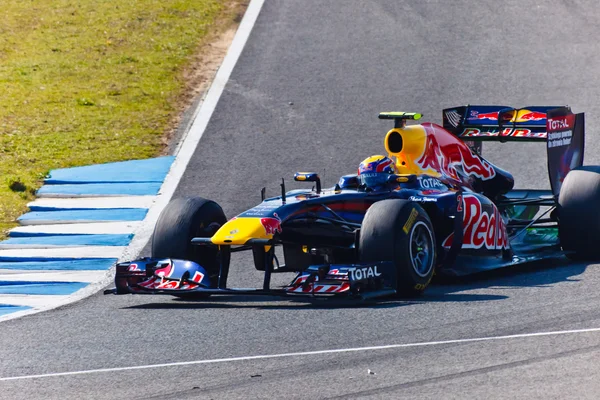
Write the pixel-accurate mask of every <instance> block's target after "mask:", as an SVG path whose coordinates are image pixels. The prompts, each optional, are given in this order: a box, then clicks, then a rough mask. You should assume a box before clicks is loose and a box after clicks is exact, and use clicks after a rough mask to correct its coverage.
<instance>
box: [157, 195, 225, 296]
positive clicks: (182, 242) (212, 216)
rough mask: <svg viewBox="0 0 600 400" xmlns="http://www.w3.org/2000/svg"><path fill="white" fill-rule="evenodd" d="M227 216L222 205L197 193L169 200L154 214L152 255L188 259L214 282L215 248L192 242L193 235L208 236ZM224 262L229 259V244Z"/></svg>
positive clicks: (214, 284)
mask: <svg viewBox="0 0 600 400" xmlns="http://www.w3.org/2000/svg"><path fill="white" fill-rule="evenodd" d="M225 222H227V218H226V217H225V214H224V213H223V209H222V208H221V207H220V206H219V205H218V204H217V203H215V202H214V201H211V200H207V199H203V198H201V197H190V198H179V199H175V200H172V201H171V202H170V203H169V204H168V205H167V206H166V207H165V208H164V209H163V211H162V212H161V214H160V216H159V217H158V221H157V223H156V226H155V227H154V234H153V237H152V257H153V258H175V259H181V260H189V261H194V262H196V263H198V264H199V265H200V266H202V267H203V268H204V269H205V270H206V272H207V273H208V276H209V277H210V281H211V284H212V285H213V286H216V284H217V279H218V275H219V265H220V264H219V252H218V249H216V248H214V247H208V246H194V245H192V244H191V240H192V238H194V237H211V236H212V235H213V234H214V233H215V232H216V231H217V230H218V228H220V227H221V226H222V225H223V224H225ZM222 251H226V252H227V254H225V262H229V257H230V254H229V248H225V249H223V250H222Z"/></svg>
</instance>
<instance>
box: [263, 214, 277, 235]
mask: <svg viewBox="0 0 600 400" xmlns="http://www.w3.org/2000/svg"><path fill="white" fill-rule="evenodd" d="M260 223H261V224H262V226H263V227H264V228H265V233H266V234H267V235H274V234H275V233H281V219H280V218H279V216H278V215H277V213H273V217H267V218H261V219H260Z"/></svg>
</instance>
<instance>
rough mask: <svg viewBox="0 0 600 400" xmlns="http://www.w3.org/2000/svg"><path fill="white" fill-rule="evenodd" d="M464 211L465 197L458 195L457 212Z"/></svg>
mask: <svg viewBox="0 0 600 400" xmlns="http://www.w3.org/2000/svg"><path fill="white" fill-rule="evenodd" d="M462 211H463V195H462V194H460V193H459V194H457V195H456V212H459V213H460V212H462Z"/></svg>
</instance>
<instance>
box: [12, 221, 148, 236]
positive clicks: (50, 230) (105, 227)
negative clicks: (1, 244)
mask: <svg viewBox="0 0 600 400" xmlns="http://www.w3.org/2000/svg"><path fill="white" fill-rule="evenodd" d="M140 225H141V221H125V222H98V223H95V224H66V225H64V224H63V225H61V224H59V225H56V224H52V225H28V226H18V227H16V228H13V229H11V230H10V232H16V233H45V234H61V233H62V234H73V235H82V234H95V235H99V234H126V233H133V232H135V230H136V229H137V228H138V227H139V226H140Z"/></svg>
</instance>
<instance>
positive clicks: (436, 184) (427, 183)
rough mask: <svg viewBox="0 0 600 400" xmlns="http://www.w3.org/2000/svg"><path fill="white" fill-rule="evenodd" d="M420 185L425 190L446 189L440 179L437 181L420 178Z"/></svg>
mask: <svg viewBox="0 0 600 400" xmlns="http://www.w3.org/2000/svg"><path fill="white" fill-rule="evenodd" d="M419 183H420V184H421V187H423V188H425V189H434V188H441V187H444V184H443V183H442V182H440V181H439V179H435V178H424V177H419Z"/></svg>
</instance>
